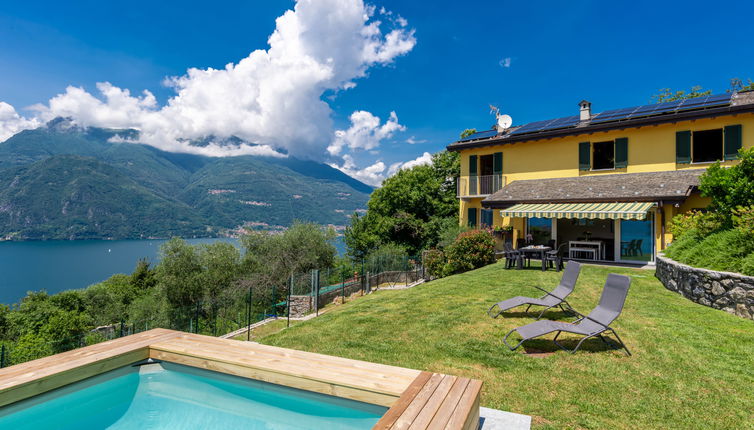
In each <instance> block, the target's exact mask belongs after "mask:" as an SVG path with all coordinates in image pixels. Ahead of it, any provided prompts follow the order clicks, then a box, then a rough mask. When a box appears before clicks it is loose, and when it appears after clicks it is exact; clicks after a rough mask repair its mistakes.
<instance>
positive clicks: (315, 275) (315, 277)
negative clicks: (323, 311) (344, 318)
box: [312, 269, 319, 316]
mask: <svg viewBox="0 0 754 430" xmlns="http://www.w3.org/2000/svg"><path fill="white" fill-rule="evenodd" d="M312 292H313V294H314V312H316V315H317V316H319V270H317V269H313V270H312Z"/></svg>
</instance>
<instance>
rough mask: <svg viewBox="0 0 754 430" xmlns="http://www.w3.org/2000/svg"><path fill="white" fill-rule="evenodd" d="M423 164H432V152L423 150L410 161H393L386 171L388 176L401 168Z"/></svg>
mask: <svg viewBox="0 0 754 430" xmlns="http://www.w3.org/2000/svg"><path fill="white" fill-rule="evenodd" d="M425 164H432V154H430V153H429V152H425V153H424V154H422V155H421V156H419V157H418V158H416V159H413V160H411V161H406V162H405V163H393V164H391V165H390V168H389V169H388V171H387V175H388V176H393V175H394V174H396V173H398V171H399V170H402V169H410V168H412V167H416V166H422V165H425Z"/></svg>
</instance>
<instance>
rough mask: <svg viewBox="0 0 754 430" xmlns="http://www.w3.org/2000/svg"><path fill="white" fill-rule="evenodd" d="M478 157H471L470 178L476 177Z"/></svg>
mask: <svg viewBox="0 0 754 430" xmlns="http://www.w3.org/2000/svg"><path fill="white" fill-rule="evenodd" d="M476 159H477V156H476V155H469V176H476V171H477V164H478V163H477V161H476Z"/></svg>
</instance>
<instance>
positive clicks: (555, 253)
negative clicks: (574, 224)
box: [542, 243, 568, 272]
mask: <svg viewBox="0 0 754 430" xmlns="http://www.w3.org/2000/svg"><path fill="white" fill-rule="evenodd" d="M567 245H568V244H567V243H561V244H560V246H558V248H557V249H553V250H552V251H547V253H546V254H545V261H543V262H542V264H545V263H547V266H548V267H553V265H554V266H555V269H556V270H557V271H558V272H560V271H561V270H563V250H565V247H566V246H567ZM551 248H554V246H551Z"/></svg>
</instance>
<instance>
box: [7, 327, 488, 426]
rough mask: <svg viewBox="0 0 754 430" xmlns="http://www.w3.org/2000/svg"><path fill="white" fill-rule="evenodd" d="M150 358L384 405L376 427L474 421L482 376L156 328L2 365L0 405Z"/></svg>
mask: <svg viewBox="0 0 754 430" xmlns="http://www.w3.org/2000/svg"><path fill="white" fill-rule="evenodd" d="M147 358H154V359H158V360H163V361H168V362H172V363H177V364H183V365H187V366H193V367H198V368H202V369H207V370H212V371H216V372H222V373H227V374H231V375H236V376H241V377H246V378H251V379H256V380H260V381H265V382H270V383H274V384H279V385H285V386H289V387H294V388H299V389H303V390H308V391H314V392H318V393H323V394H329V395H333V396H337V397H343V398H348V399H353V400H359V401H362V402H366V403H372V404H377V405H381V406H385V407H389V408H390V409H389V410H388V411H387V413H386V414H385V415H384V416H383V417H382V419H380V421H379V422H378V423H377V424H376V425H375V427H374V428H375V429H385V430H386V429H435V428H436V429H459V430H461V429H463V430H470V429H476V428H477V427H476V426H477V424H478V422H479V396H480V392H481V386H482V383H481V381H477V380H470V379H467V378H459V377H455V376H449V375H442V374H439V373H429V372H422V371H419V370H413V369H405V368H402V367H395V366H388V365H384V364H377V363H369V362H365V361H358V360H350V359H346V358H340V357H333V356H328V355H322V354H315V353H310V352H303V351H297V350H292V349H285V348H278V347H274V346H267V345H261V344H257V343H249V342H243V341H236V340H228V339H219V338H215V337H210V336H203V335H196V334H191V333H183V332H178V331H172V330H166V329H154V330H149V331H146V332H143V333H139V334H135V335H132V336H127V337H123V338H120V339H115V340H111V341H107V342H102V343H98V344H96V345H92V346H88V347H84V348H79V349H75V350H73V351H68V352H64V353H61V354H57V355H54V356H50V357H45V358H41V359H38V360H34V361H30V362H28V363H23V364H18V365H15V366H11V367H7V368H4V369H0V407H2V406H5V405H8V404H10V403H13V402H17V401H19V400H23V399H26V398H28V397H32V396H35V395H37V394H40V393H43V392H46V391H49V390H53V389H55V388H59V387H62V386H64V385H68V384H71V383H73V382H77V381H80V380H83V379H86V378H89V377H91V376H95V375H98V374H100V373H104V372H107V371H110V370H113V369H117V368H119V367H123V366H127V365H129V364H132V363H135V362H137V361H140V360H144V359H147Z"/></svg>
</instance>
